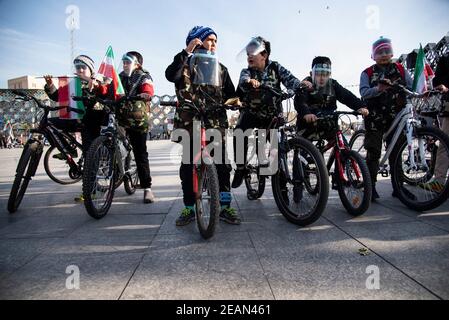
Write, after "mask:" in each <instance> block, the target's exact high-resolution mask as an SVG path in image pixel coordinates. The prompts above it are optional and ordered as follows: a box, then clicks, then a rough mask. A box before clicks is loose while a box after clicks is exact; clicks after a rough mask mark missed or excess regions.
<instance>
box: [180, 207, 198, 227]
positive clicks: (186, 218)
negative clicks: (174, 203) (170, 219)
mask: <svg viewBox="0 0 449 320" xmlns="http://www.w3.org/2000/svg"><path fill="white" fill-rule="evenodd" d="M193 221H195V212H194V211H193V210H191V209H189V208H184V209H183V210H182V211H181V215H180V216H179V218H178V219H176V226H177V227H184V226H186V225H188V224H190V223H191V222H193Z"/></svg>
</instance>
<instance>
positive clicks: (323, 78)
mask: <svg viewBox="0 0 449 320" xmlns="http://www.w3.org/2000/svg"><path fill="white" fill-rule="evenodd" d="M331 76H332V69H331V65H330V64H316V65H315V66H314V67H313V69H312V82H313V84H314V85H315V87H316V88H317V89H322V88H326V87H328V86H329V84H330V79H331Z"/></svg>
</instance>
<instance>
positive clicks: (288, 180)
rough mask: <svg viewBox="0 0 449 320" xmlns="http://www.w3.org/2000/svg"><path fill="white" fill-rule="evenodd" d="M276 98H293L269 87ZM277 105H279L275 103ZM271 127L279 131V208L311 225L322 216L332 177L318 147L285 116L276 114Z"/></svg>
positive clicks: (292, 218)
mask: <svg viewBox="0 0 449 320" xmlns="http://www.w3.org/2000/svg"><path fill="white" fill-rule="evenodd" d="M264 88H265V89H266V90H269V91H270V92H271V93H272V94H273V96H274V98H275V99H279V100H280V101H282V100H286V99H288V98H290V97H291V95H290V94H289V93H285V92H282V91H279V90H276V89H274V88H271V87H269V86H264ZM276 105H277V104H276ZM270 127H271V128H273V129H275V130H276V135H275V136H274V137H272V138H273V139H277V148H278V149H277V150H271V151H270V152H273V153H272V154H271V155H270V157H271V156H273V157H274V158H277V159H276V161H277V165H278V170H277V171H276V173H274V174H273V175H272V176H271V186H272V190H273V196H274V200H275V202H276V205H277V207H278V209H279V211H280V212H281V213H282V215H283V216H284V217H285V218H286V219H287V220H288V221H289V222H291V223H293V224H296V225H298V226H302V227H305V226H308V225H310V224H312V223H314V222H315V221H316V220H318V219H319V218H320V217H321V214H322V213H323V211H324V209H325V208H326V204H327V200H328V198H329V176H328V172H327V170H326V166H325V164H324V159H323V156H322V155H321V153H320V152H319V150H318V149H317V148H316V147H315V146H314V145H313V144H312V143H311V142H310V141H308V140H307V139H305V138H303V137H301V136H299V135H298V134H297V132H296V127H292V126H287V123H286V122H285V121H284V119H283V117H282V116H278V117H274V118H273V121H272V124H271V125H270Z"/></svg>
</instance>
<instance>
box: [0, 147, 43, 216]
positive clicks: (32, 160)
mask: <svg viewBox="0 0 449 320" xmlns="http://www.w3.org/2000/svg"><path fill="white" fill-rule="evenodd" d="M41 156H42V146H41V145H40V143H39V142H33V143H27V144H26V145H25V147H24V149H23V152H22V155H21V156H20V160H19V164H18V165H17V170H16V176H15V178H14V182H13V185H12V188H11V193H10V195H9V199H8V211H9V213H14V212H16V211H17V209H18V208H19V206H20V203H21V202H22V199H23V196H24V195H25V192H26V189H27V188H28V184H29V183H30V180H31V177H33V176H34V174H35V173H36V169H37V167H38V165H39V161H40V158H41Z"/></svg>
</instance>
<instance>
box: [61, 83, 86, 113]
mask: <svg viewBox="0 0 449 320" xmlns="http://www.w3.org/2000/svg"><path fill="white" fill-rule="evenodd" d="M58 82H59V86H58V106H59V107H67V108H66V109H61V110H59V118H60V119H82V118H83V114H84V112H85V107H84V105H83V103H82V102H81V101H73V100H72V98H71V97H72V96H82V95H83V93H82V90H81V79H80V78H77V77H59V78H58ZM70 108H73V109H76V110H79V111H82V113H81V114H80V113H77V112H74V111H71V109H70Z"/></svg>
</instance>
